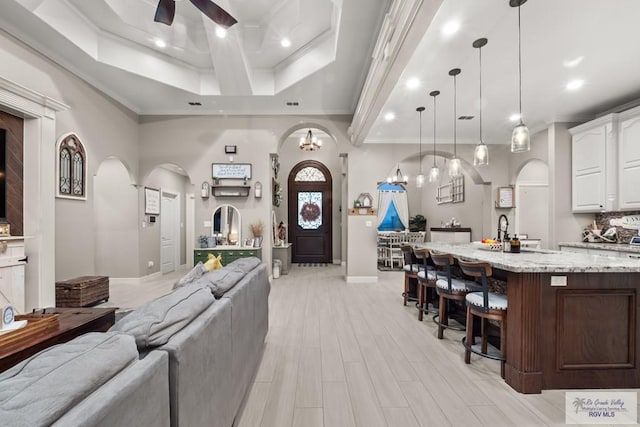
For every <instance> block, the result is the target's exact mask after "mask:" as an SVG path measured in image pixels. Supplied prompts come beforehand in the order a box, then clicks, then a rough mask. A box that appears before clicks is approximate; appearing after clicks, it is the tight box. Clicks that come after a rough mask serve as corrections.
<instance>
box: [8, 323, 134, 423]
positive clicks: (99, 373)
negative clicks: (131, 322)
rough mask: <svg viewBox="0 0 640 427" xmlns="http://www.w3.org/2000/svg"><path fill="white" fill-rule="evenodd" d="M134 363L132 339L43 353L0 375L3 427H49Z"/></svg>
mask: <svg viewBox="0 0 640 427" xmlns="http://www.w3.org/2000/svg"><path fill="white" fill-rule="evenodd" d="M136 360H138V352H137V350H136V346H135V342H134V340H133V338H132V337H131V336H128V335H123V334H118V333H109V332H107V333H99V332H92V333H88V334H85V335H82V336H80V337H78V338H76V339H74V340H71V341H69V342H67V343H65V344H60V345H56V346H53V347H50V348H48V349H46V350H43V351H41V352H40V353H37V354H35V355H33V356H31V357H30V358H29V359H27V360H25V361H23V362H21V363H19V364H18V365H16V366H14V367H13V368H10V369H8V370H7V371H5V372H3V373H0V420H2V425H7V426H16V427H17V426H48V425H51V424H52V423H53V422H55V421H56V420H57V419H58V418H60V416H62V414H64V413H65V412H67V411H68V410H70V409H71V408H72V407H73V406H75V405H77V404H78V403H79V402H80V401H82V400H83V399H84V398H85V397H86V396H88V395H89V394H91V393H93V392H94V391H95V390H97V389H98V388H99V387H100V386H101V385H103V384H104V383H106V382H107V381H109V380H110V379H111V378H113V377H114V376H115V375H116V374H118V373H119V372H120V371H122V370H123V369H125V368H126V367H127V366H129V365H130V364H131V363H134V362H135V361H136Z"/></svg>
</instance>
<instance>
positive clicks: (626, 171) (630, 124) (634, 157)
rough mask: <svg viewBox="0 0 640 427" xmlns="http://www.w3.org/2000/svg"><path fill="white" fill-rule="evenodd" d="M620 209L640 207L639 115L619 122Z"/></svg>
mask: <svg viewBox="0 0 640 427" xmlns="http://www.w3.org/2000/svg"><path fill="white" fill-rule="evenodd" d="M618 144H619V145H618V147H619V153H620V176H619V180H620V181H619V183H620V209H638V208H640V116H638V117H634V118H631V119H628V120H625V121H623V122H621V123H620V132H619V137H618Z"/></svg>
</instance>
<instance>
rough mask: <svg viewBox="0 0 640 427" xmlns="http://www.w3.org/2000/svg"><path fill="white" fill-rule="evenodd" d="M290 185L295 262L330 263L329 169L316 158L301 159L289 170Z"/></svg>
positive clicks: (291, 234) (291, 227)
mask: <svg viewBox="0 0 640 427" xmlns="http://www.w3.org/2000/svg"><path fill="white" fill-rule="evenodd" d="M288 186H289V191H288V196H289V197H288V200H287V203H288V208H289V239H290V241H291V243H293V247H292V262H296V263H330V262H331V260H332V244H331V243H332V242H331V237H332V235H331V221H332V218H331V205H332V200H331V174H330V172H329V170H328V169H327V168H326V166H324V165H323V164H322V163H320V162H317V161H312V160H310V161H305V162H301V163H298V164H297V165H296V166H294V168H293V169H292V170H291V173H290V174H289V181H288Z"/></svg>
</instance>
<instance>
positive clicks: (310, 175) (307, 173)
mask: <svg viewBox="0 0 640 427" xmlns="http://www.w3.org/2000/svg"><path fill="white" fill-rule="evenodd" d="M295 180H296V182H325V181H326V180H327V178H325V176H324V174H323V173H322V171H321V170H320V169H318V168H314V167H313V166H307V167H306V168H303V169H300V170H299V171H298V173H297V174H296V177H295Z"/></svg>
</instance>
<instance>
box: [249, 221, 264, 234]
mask: <svg viewBox="0 0 640 427" xmlns="http://www.w3.org/2000/svg"><path fill="white" fill-rule="evenodd" d="M250 227H251V232H252V233H253V237H261V236H262V233H264V223H263V222H262V221H258V222H254V223H251V224H250Z"/></svg>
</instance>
